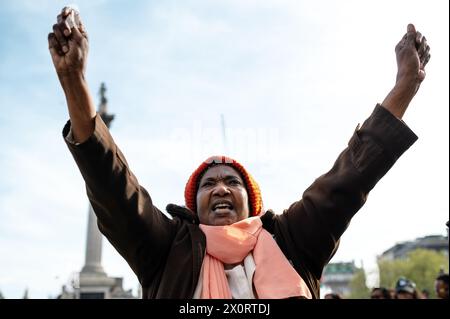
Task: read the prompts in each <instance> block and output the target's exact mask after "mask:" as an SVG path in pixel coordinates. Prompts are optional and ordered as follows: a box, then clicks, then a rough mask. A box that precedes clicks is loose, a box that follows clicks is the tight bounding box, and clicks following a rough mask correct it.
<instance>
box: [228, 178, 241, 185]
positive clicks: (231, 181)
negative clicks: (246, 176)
mask: <svg viewBox="0 0 450 319" xmlns="http://www.w3.org/2000/svg"><path fill="white" fill-rule="evenodd" d="M229 184H230V185H233V186H238V185H242V183H241V182H240V181H239V180H238V179H231V180H230V181H229Z"/></svg>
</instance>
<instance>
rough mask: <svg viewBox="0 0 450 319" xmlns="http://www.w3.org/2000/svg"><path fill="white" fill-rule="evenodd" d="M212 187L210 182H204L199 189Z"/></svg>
mask: <svg viewBox="0 0 450 319" xmlns="http://www.w3.org/2000/svg"><path fill="white" fill-rule="evenodd" d="M213 185H214V183H213V182H212V181H205V182H203V184H202V186H201V187H210V186H213Z"/></svg>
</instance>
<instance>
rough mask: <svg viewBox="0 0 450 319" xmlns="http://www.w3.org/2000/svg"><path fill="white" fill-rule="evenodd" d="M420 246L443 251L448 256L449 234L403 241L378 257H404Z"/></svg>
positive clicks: (390, 258) (389, 258)
mask: <svg viewBox="0 0 450 319" xmlns="http://www.w3.org/2000/svg"><path fill="white" fill-rule="evenodd" d="M419 248H422V249H429V250H434V251H437V252H442V253H444V254H446V255H447V256H448V235H447V237H446V236H442V235H430V236H425V237H420V238H416V239H415V240H412V241H405V242H401V243H398V244H395V245H394V246H392V247H391V248H389V249H388V250H386V251H385V252H383V253H382V254H381V255H380V256H379V257H378V258H379V259H380V260H394V259H403V258H406V257H407V255H408V253H409V252H411V251H413V250H415V249H419Z"/></svg>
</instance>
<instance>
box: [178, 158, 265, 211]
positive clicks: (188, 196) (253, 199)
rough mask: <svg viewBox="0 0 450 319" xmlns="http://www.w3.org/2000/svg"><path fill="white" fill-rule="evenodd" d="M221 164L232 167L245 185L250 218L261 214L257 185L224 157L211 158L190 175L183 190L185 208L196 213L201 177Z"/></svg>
mask: <svg viewBox="0 0 450 319" xmlns="http://www.w3.org/2000/svg"><path fill="white" fill-rule="evenodd" d="M218 164H223V165H229V166H231V167H233V168H234V169H235V170H237V171H238V172H239V174H240V175H241V177H242V179H243V180H244V183H245V188H246V189H247V193H248V200H249V206H250V216H257V215H259V214H261V213H262V197H261V191H260V189H259V186H258V184H257V183H256V182H255V180H254V179H253V177H252V176H251V175H250V174H249V173H248V172H247V171H246V169H245V168H244V166H242V165H241V164H240V163H238V162H237V161H235V160H234V159H232V158H229V157H226V156H211V157H209V158H208V159H207V160H205V161H204V162H203V163H201V164H200V166H199V167H198V168H197V169H196V170H195V171H194V173H192V175H191V177H189V180H188V182H187V183H186V188H185V189H184V199H185V201H186V207H187V208H189V209H190V210H191V211H193V212H195V213H197V205H196V202H197V190H198V184H199V182H200V179H201V177H202V176H203V174H204V172H206V170H207V169H208V168H209V167H211V166H214V165H218Z"/></svg>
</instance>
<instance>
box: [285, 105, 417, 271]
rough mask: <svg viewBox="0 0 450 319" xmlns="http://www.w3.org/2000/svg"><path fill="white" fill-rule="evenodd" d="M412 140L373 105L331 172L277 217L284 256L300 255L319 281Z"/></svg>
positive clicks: (411, 135) (400, 124) (412, 136)
mask: <svg viewBox="0 0 450 319" xmlns="http://www.w3.org/2000/svg"><path fill="white" fill-rule="evenodd" d="M358 126H359V125H358ZM416 140H417V136H416V135H415V134H414V133H413V132H412V131H411V130H410V129H409V128H408V127H407V126H406V124H404V122H403V121H401V120H399V119H398V118H396V117H395V116H394V115H392V114H391V113H390V112H389V111H388V110H386V109H385V108H384V107H382V106H381V105H379V104H377V105H376V107H375V110H374V111H373V113H372V114H371V116H370V117H369V118H368V119H367V120H366V121H365V122H364V123H363V125H362V126H361V128H360V129H358V128H357V129H356V130H355V132H354V134H353V136H352V137H351V139H350V141H349V143H348V147H347V148H346V149H344V151H343V152H342V153H341V154H340V155H339V157H338V158H337V160H336V162H335V163H334V165H333V167H332V168H331V170H330V171H328V172H327V173H326V174H324V175H322V176H320V177H319V178H317V179H316V180H315V181H314V183H313V184H312V185H311V186H310V187H309V188H308V189H306V191H305V192H304V193H303V196H302V199H301V200H300V201H297V202H295V203H293V204H292V205H291V206H290V207H289V209H287V210H285V212H284V213H283V214H282V215H281V216H279V219H278V220H279V223H277V227H279V231H280V232H281V233H280V234H281V236H282V237H284V239H285V243H284V246H285V247H284V248H285V249H286V250H287V253H288V255H290V257H291V258H292V257H293V256H295V255H299V254H301V256H302V258H304V259H305V260H303V261H300V262H302V263H307V264H308V266H309V267H308V268H309V269H311V270H312V271H313V273H314V274H315V276H316V278H320V276H321V273H322V270H323V267H324V266H325V265H326V264H327V263H328V261H329V260H330V259H331V257H332V256H333V255H334V253H335V251H336V250H337V247H338V244H339V238H340V237H341V235H342V234H343V233H344V231H345V230H346V228H347V226H348V224H349V223H350V220H351V218H352V217H353V215H354V214H356V212H357V211H358V210H359V209H360V208H361V207H362V206H363V204H364V203H365V201H366V198H367V195H368V193H369V191H370V190H371V189H372V188H373V187H374V186H375V185H376V183H377V182H378V181H379V180H380V179H381V178H382V177H383V176H384V175H385V174H386V172H387V171H388V170H389V169H390V168H391V167H392V166H393V165H394V163H395V162H396V161H397V159H398V158H399V157H400V156H401V155H402V154H403V153H404V152H405V151H406V150H407V149H408V148H409V147H410V146H411V145H412V144H413V143H414V142H415V141H416ZM287 238H290V240H286V239H287ZM294 258H295V257H294Z"/></svg>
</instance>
